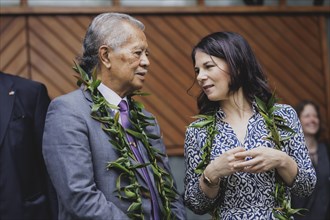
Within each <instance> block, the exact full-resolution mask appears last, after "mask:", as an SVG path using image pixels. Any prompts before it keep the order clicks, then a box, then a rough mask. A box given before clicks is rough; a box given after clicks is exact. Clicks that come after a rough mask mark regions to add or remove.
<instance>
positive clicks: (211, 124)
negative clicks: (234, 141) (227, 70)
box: [190, 94, 304, 220]
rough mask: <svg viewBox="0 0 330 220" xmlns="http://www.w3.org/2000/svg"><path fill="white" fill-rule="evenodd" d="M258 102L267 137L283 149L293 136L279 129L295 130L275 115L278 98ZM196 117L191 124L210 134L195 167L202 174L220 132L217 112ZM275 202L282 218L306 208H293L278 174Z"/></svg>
mask: <svg viewBox="0 0 330 220" xmlns="http://www.w3.org/2000/svg"><path fill="white" fill-rule="evenodd" d="M255 99H256V104H257V108H258V111H259V113H260V114H261V116H262V117H263V119H264V120H265V123H266V126H267V129H269V131H270V134H269V136H268V137H266V139H268V140H270V141H273V142H274V143H275V149H277V150H282V147H281V146H282V144H283V142H284V141H286V140H288V139H289V138H290V137H291V136H288V137H286V138H282V137H281V136H280V133H279V129H282V130H285V131H288V132H290V133H291V134H294V133H295V131H294V130H292V129H291V128H290V127H288V126H287V125H286V124H285V122H286V121H285V119H283V118H282V117H281V116H279V115H275V113H274V112H275V111H276V110H278V108H279V107H276V106H275V103H276V101H277V99H276V98H275V95H274V94H273V95H272V97H271V98H270V100H269V101H268V103H267V104H265V103H264V102H263V101H262V100H261V99H259V98H258V97H255ZM194 118H198V119H201V121H199V122H197V123H194V124H192V125H190V127H194V128H202V127H206V131H207V133H208V136H207V138H206V141H205V144H204V146H203V147H202V149H201V152H202V156H201V158H202V160H201V162H200V163H199V164H198V165H197V167H196V169H195V173H197V174H201V173H203V171H204V169H205V168H206V166H207V165H208V164H209V163H210V159H211V150H212V143H213V140H214V137H215V135H216V134H217V133H218V131H217V130H216V113H215V112H214V113H213V114H210V115H197V116H194ZM273 195H274V197H275V202H276V204H278V205H279V207H275V208H274V209H273V213H274V216H275V217H276V218H278V219H280V220H287V219H290V217H291V216H293V215H294V214H300V213H299V211H301V210H304V209H293V208H291V201H290V200H288V199H287V198H286V196H285V184H284V182H283V181H282V180H281V179H280V178H279V176H277V178H276V184H275V192H274V194H273ZM212 219H214V220H217V219H220V213H219V209H218V208H217V207H215V208H214V210H213V211H212Z"/></svg>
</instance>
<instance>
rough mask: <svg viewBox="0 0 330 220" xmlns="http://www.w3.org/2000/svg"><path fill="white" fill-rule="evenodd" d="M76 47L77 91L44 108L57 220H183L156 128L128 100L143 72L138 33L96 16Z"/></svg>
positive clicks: (112, 16) (122, 21)
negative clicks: (80, 46) (78, 53)
mask: <svg viewBox="0 0 330 220" xmlns="http://www.w3.org/2000/svg"><path fill="white" fill-rule="evenodd" d="M83 47H84V52H83V55H82V57H81V58H80V59H79V64H80V65H79V66H77V69H79V70H80V73H81V74H82V75H81V76H82V79H83V80H81V82H83V85H82V87H81V89H78V90H76V91H74V92H72V93H69V94H67V95H64V96H62V97H59V98H56V99H55V100H53V101H52V102H51V104H50V107H49V110H48V113H47V118H46V125H45V132H44V139H43V154H44V157H45V161H46V166H47V169H48V171H49V173H50V177H51V180H52V182H53V183H54V186H55V188H56V191H57V193H58V200H59V218H60V219H107V220H109V219H185V218H186V217H185V216H186V214H185V209H184V206H183V203H182V200H181V198H180V196H179V195H178V194H176V188H175V184H174V181H173V178H172V176H171V172H170V168H169V164H168V158H167V156H166V154H165V146H164V144H163V141H162V139H161V134H160V129H159V126H158V124H157V122H156V120H155V119H154V117H153V116H152V115H151V114H150V113H148V112H147V111H145V110H144V109H143V106H142V105H141V103H138V102H136V101H134V99H133V98H132V95H133V94H134V92H135V91H137V90H139V89H141V88H142V87H143V84H144V81H145V77H146V74H147V72H148V67H149V60H148V53H149V52H148V43H147V39H146V36H145V34H144V25H143V24H142V23H141V22H140V21H138V20H136V19H135V18H133V17H131V16H129V15H125V14H119V13H104V14H101V15H99V16H97V17H96V18H94V20H93V21H92V23H91V25H90V26H89V28H88V30H87V33H86V36H85V39H84V45H83ZM80 67H81V68H82V69H83V70H84V71H82V70H81V69H80ZM93 70H95V72H96V73H97V76H96V77H95V75H94V74H93V75H94V77H92V76H91V75H92V72H93ZM84 72H86V73H87V75H84Z"/></svg>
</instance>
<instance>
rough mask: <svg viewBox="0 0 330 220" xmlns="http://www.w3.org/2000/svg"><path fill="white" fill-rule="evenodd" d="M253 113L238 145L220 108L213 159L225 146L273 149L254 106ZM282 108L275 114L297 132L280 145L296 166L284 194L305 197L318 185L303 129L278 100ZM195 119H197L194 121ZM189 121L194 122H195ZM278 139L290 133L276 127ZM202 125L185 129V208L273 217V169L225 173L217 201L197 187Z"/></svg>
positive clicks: (225, 216) (203, 138)
mask: <svg viewBox="0 0 330 220" xmlns="http://www.w3.org/2000/svg"><path fill="white" fill-rule="evenodd" d="M252 106H253V112H254V114H253V116H252V117H251V118H250V120H249V122H248V127H247V134H246V137H245V140H244V143H242V144H241V143H240V142H239V140H238V139H237V137H236V135H235V133H234V131H233V129H232V128H231V127H230V125H229V124H228V123H226V122H224V121H223V120H222V119H224V118H225V113H224V112H223V111H222V110H221V109H220V110H219V111H218V112H217V115H216V117H217V124H216V128H217V130H218V131H219V134H217V135H216V137H215V139H214V142H213V148H212V152H211V160H213V159H214V158H215V157H217V155H220V154H222V153H224V152H226V151H228V150H229V149H232V148H235V147H238V146H244V147H245V149H246V150H250V149H253V148H257V147H262V146H263V147H270V148H274V146H275V144H274V143H273V142H271V141H269V140H266V139H265V137H266V136H268V134H269V131H268V130H267V129H266V125H265V122H264V120H263V118H262V116H261V115H260V114H259V113H258V110H257V109H256V106H255V104H253V105H252ZM276 106H278V107H280V109H279V110H277V111H276V112H275V114H276V115H280V116H282V117H283V118H284V119H285V120H286V121H287V125H288V126H289V127H290V128H292V129H293V130H294V131H295V132H296V133H295V134H294V135H293V136H292V137H291V138H290V139H289V140H287V141H285V143H284V146H283V147H284V149H283V151H285V152H286V153H287V154H288V155H290V156H291V157H292V158H293V159H294V160H295V161H296V162H297V164H298V174H297V177H296V178H295V180H294V183H293V186H292V187H287V189H286V193H287V196H288V197H290V195H291V193H292V194H294V195H300V196H308V195H310V194H311V193H312V191H313V189H314V187H315V184H316V174H315V170H314V168H313V166H312V163H311V160H310V158H309V156H308V152H307V147H306V145H305V140H304V136H303V131H302V127H301V124H300V121H299V119H298V116H297V114H296V112H295V111H294V109H293V108H292V107H291V106H289V105H283V104H276ZM193 123H195V122H193ZM193 123H192V124H193ZM280 135H281V137H282V138H283V137H286V136H288V135H289V133H288V132H286V131H282V130H281V131H280ZM206 137H207V135H206V129H205V128H204V127H203V128H192V127H188V128H187V131H186V138H185V146H184V153H185V163H186V176H185V193H184V201H185V204H186V206H187V207H188V208H189V209H191V210H192V211H194V212H195V213H197V214H205V213H208V212H211V211H212V210H213V208H214V207H219V208H220V218H221V219H239V220H242V219H254V220H255V219H267V220H268V219H275V217H274V216H273V214H272V209H273V207H275V202H274V196H273V195H272V193H273V192H274V189H275V170H271V171H268V172H265V173H245V172H237V173H234V174H232V175H230V176H227V177H225V178H224V179H223V180H222V182H221V187H220V191H219V194H218V196H217V197H216V198H215V199H210V198H208V197H207V196H206V195H205V194H204V193H203V192H202V191H201V189H200V186H199V177H200V174H196V173H195V172H194V170H195V168H196V166H197V165H198V164H199V162H200V161H201V154H202V152H201V148H202V147H203V145H204V143H205V141H206Z"/></svg>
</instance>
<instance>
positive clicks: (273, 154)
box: [234, 147, 298, 186]
mask: <svg viewBox="0 0 330 220" xmlns="http://www.w3.org/2000/svg"><path fill="white" fill-rule="evenodd" d="M234 156H235V158H236V159H237V160H240V161H242V162H240V163H236V164H235V165H234V167H235V169H242V171H243V172H249V173H261V172H266V171H269V170H272V169H276V170H277V172H278V174H279V175H280V176H281V177H282V179H283V180H284V182H285V183H286V184H287V185H289V186H291V185H292V184H293V181H294V179H295V177H296V175H297V173H298V166H297V163H296V162H295V161H294V160H293V159H292V158H291V157H290V156H289V155H287V154H286V153H285V152H282V151H280V150H276V149H273V148H268V147H257V148H254V149H252V150H248V151H245V152H237V153H235V155H234ZM243 160H245V161H243Z"/></svg>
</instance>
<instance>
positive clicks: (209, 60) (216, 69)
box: [195, 51, 230, 101]
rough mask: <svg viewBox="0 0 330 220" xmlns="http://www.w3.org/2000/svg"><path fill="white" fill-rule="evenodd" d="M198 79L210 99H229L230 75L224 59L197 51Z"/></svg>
mask: <svg viewBox="0 0 330 220" xmlns="http://www.w3.org/2000/svg"><path fill="white" fill-rule="evenodd" d="M195 60H196V63H195V73H196V76H197V81H198V84H199V85H200V87H201V88H202V89H203V91H204V93H205V94H206V95H207V97H208V99H209V100H210V101H220V100H226V99H228V92H229V82H230V76H229V71H228V69H229V68H228V65H227V62H226V61H225V60H224V59H221V58H218V57H214V56H210V55H208V54H206V53H204V52H201V51H197V52H196V54H195Z"/></svg>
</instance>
